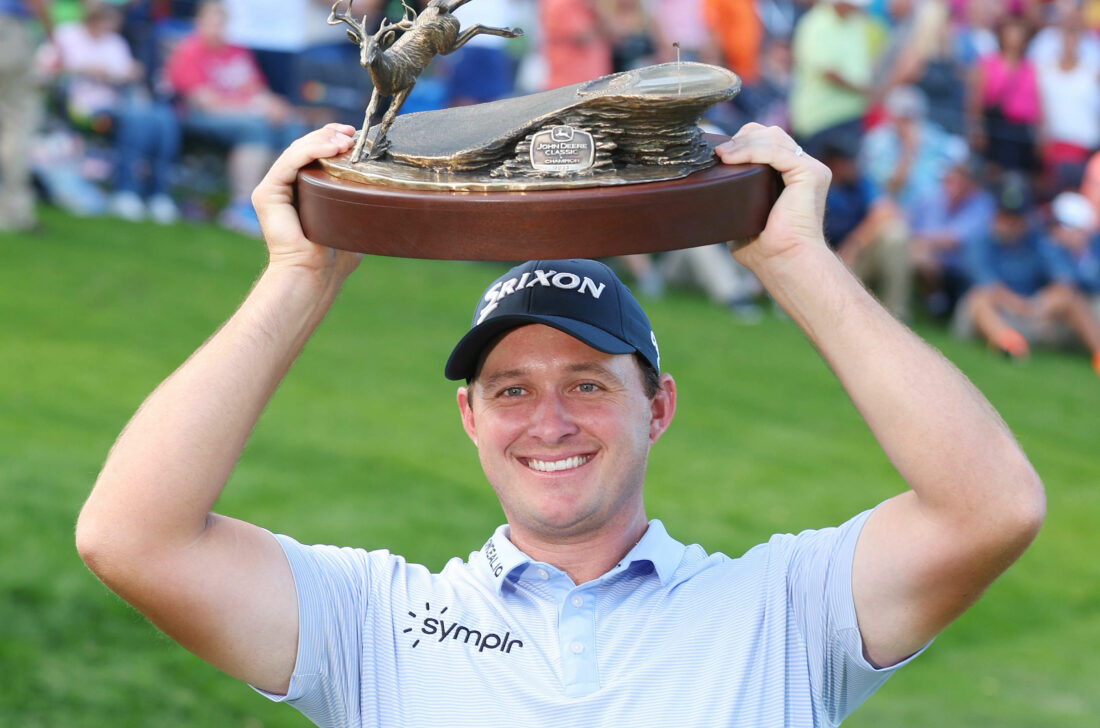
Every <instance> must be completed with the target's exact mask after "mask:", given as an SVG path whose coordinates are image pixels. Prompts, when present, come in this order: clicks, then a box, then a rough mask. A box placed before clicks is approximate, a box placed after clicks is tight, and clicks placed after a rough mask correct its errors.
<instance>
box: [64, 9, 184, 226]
mask: <svg viewBox="0 0 1100 728" xmlns="http://www.w3.org/2000/svg"><path fill="white" fill-rule="evenodd" d="M84 8H85V9H84V19H83V20H82V21H74V22H71V23H62V24H61V25H59V26H58V27H57V28H56V30H55V31H54V37H53V44H52V46H51V49H50V50H51V51H53V52H54V53H56V54H57V56H58V62H59V66H60V70H61V72H62V73H63V76H64V78H65V83H64V85H63V88H64V90H65V91H66V97H65V106H66V111H67V112H68V114H69V117H70V118H71V119H72V120H73V121H74V122H75V123H77V124H78V125H80V126H81V127H83V128H87V129H91V130H92V131H95V132H102V133H104V134H106V135H108V138H109V139H110V140H111V142H112V143H113V145H114V155H113V156H114V167H115V168H114V181H113V184H114V194H113V195H112V198H111V205H110V209H111V212H112V213H113V214H114V215H116V216H118V217H121V218H123V219H126V220H131V221H137V220H142V219H144V218H146V217H150V218H152V219H153V220H154V221H156V222H158V223H161V224H170V223H172V222H175V221H176V219H177V218H178V216H179V211H178V210H177V208H176V203H175V202H174V201H173V200H172V197H171V181H172V175H173V172H174V170H175V163H176V158H177V156H178V155H179V146H180V130H179V123H178V122H177V120H176V115H175V112H174V111H173V109H172V108H171V106H169V105H168V104H166V103H164V102H162V101H158V100H154V99H150V98H148V95H147V94H146V93H144V92H143V89H144V87H143V86H142V85H141V83H140V81H141V79H142V77H143V70H142V68H141V65H140V64H139V63H138V62H137V61H136V60H134V57H133V55H132V54H131V53H130V47H129V46H128V45H127V43H126V41H125V40H124V39H123V37H122V36H121V35H120V34H119V29H120V27H121V25H122V11H121V10H119V9H118V8H117V7H116V6H114V5H109V4H107V3H105V2H101V1H100V0H89V2H87V3H86V4H85V6H84Z"/></svg>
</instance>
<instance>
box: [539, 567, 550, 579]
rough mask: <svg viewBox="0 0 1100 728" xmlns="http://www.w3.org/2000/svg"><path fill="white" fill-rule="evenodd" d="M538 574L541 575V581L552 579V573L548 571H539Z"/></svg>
mask: <svg viewBox="0 0 1100 728" xmlns="http://www.w3.org/2000/svg"><path fill="white" fill-rule="evenodd" d="M538 574H539V578H540V579H549V578H550V573H549V572H548V571H546V569H539V571H538Z"/></svg>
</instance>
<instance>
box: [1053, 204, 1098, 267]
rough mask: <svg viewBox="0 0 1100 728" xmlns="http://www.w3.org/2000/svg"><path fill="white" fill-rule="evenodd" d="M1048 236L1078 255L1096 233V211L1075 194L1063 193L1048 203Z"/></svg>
mask: <svg viewBox="0 0 1100 728" xmlns="http://www.w3.org/2000/svg"><path fill="white" fill-rule="evenodd" d="M1050 216H1051V224H1050V236H1051V238H1053V239H1054V241H1055V242H1056V243H1058V244H1059V245H1062V246H1064V247H1065V248H1067V249H1069V250H1071V251H1073V252H1074V253H1079V252H1081V251H1083V250H1084V249H1085V248H1086V247H1088V244H1089V240H1090V239H1091V238H1092V236H1093V235H1094V234H1095V233H1096V222H1097V221H1096V210H1095V209H1094V208H1093V206H1092V203H1091V202H1089V201H1088V199H1086V198H1085V196H1084V195H1081V194H1079V193H1077V192H1063V193H1061V194H1059V195H1058V196H1057V197H1055V198H1054V200H1052V201H1051V203H1050Z"/></svg>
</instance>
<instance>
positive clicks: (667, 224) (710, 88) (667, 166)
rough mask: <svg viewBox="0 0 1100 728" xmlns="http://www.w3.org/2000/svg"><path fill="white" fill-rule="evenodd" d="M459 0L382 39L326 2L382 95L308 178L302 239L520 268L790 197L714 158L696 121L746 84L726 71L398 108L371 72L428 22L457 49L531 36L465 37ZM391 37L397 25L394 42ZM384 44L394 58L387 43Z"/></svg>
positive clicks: (698, 69)
mask: <svg viewBox="0 0 1100 728" xmlns="http://www.w3.org/2000/svg"><path fill="white" fill-rule="evenodd" d="M466 1H468V0H451V5H450V7H448V6H447V5H446V0H432V2H430V3H429V4H428V6H427V7H426V8H425V10H423V11H422V12H421V13H420V15H413V17H412V18H410V17H409V15H408V13H409V12H411V11H407V12H406V17H405V18H404V19H403V20H402V21H401V23H399V24H396V25H395V24H388V23H383V26H382V28H380V29H379V31H378V33H376V34H375V35H374V36H367V35H366V32H365V30H364V29H363V28H362V25H361V24H359V25H356V24H354V21H352V20H350V19H349V17H348V16H347V15H341V14H338V13H337V7H338V6H339V3H337V5H336V6H334V7H333V13H332V15H330V18H329V22H331V23H335V22H345V23H348V25H349V26H351V27H352V28H353V30H352V31H349V33H348V35H349V37H350V38H351V39H352V40H353V41H356V42H358V43H360V45H361V46H363V49H364V50H363V58H364V59H365V60H364V66H366V67H367V68H368V70H369V71H370V72H371V76H372V79H373V80H374V81H375V89H376V91H375V94H374V95H373V96H372V98H371V103H370V105H369V106H368V109H367V116H366V120H365V121H364V124H363V128H362V130H361V131H359V132H358V134H357V139H356V144H355V146H354V148H353V149H352V150H351V151H349V152H347V153H345V154H343V155H340V156H338V157H334V158H330V159H323V160H320V161H319V162H317V163H315V164H313V165H310V166H308V167H306V168H304V169H303V170H301V172H300V173H299V177H298V183H297V190H296V191H297V205H298V210H299V215H300V218H301V221H302V228H303V230H304V231H305V233H306V235H307V237H309V238H310V239H311V240H313V241H315V242H317V243H320V244H323V245H327V246H329V247H334V248H341V249H346V250H354V251H359V252H364V253H372V254H377V255H390V256H399V257H409V258H441V259H451V260H525V259H530V258H566V257H585V258H596V257H605V256H612V255H622V254H628V253H640V252H656V251H661V250H673V249H677V248H686V247H692V246H696V245H704V244H709V243H717V242H725V241H729V240H741V239H747V238H751V237H753V236H755V235H757V234H758V233H759V232H760V231H761V230H763V228H764V225H765V223H766V222H767V217H768V213H769V212H770V210H771V206H772V204H773V203H774V201H775V199H776V197H778V195H779V192H780V191H781V188H782V182H781V181H780V178H779V175H778V174H777V173H776V172H775V171H774V170H773V169H772V168H771V167H766V166H762V165H724V164H718V163H717V161H718V160H717V158H716V157H715V155H714V151H713V150H714V146H715V145H716V144H718V143H721V142H723V141H725V140H726V138H727V137H724V136H717V135H708V134H704V133H703V131H702V130H701V129H700V128H699V126H698V122H699V119H700V118H701V116H702V114H703V112H704V111H706V109H708V108H709V107H710V106H712V105H714V104H716V103H719V102H722V101H726V100H728V99H730V98H733V96H734V95H736V94H737V93H738V91H740V87H741V82H740V79H739V78H738V77H737V76H736V75H735V74H734V73H732V72H730V71H728V70H726V69H724V68H719V67H717V66H710V65H706V64H702V63H680V62H673V63H664V64H659V65H655V66H647V67H644V68H640V69H636V70H632V71H626V72H623V73H617V74H612V75H609V76H604V77H601V78H597V79H594V80H591V81H587V82H585V83H580V84H575V85H572V86H566V87H563V88H559V89H554V90H551V91H545V92H542V93H537V94H530V95H527V96H520V97H515V98H508V99H503V100H500V101H494V102H489V103H484V104H477V105H473V106H459V107H454V108H448V109H441V110H438V111H424V112H418V113H411V114H405V115H401V116H398V115H396V112H397V109H399V108H400V105H401V103H402V102H403V101H404V99H405V97H406V96H407V95H408V89H405V90H404V91H403V92H401V91H400V90H399V89H396V88H393V85H392V83H391V80H389V79H388V78H387V77H382V78H376V75H377V74H376V70H375V66H379V67H380V68H381V67H382V64H380V63H378V62H377V59H378V57H379V55H380V54H383V53H392V52H395V51H399V50H401V46H402V44H403V43H406V44H408V43H410V42H414V41H415V39H416V34H417V33H418V32H421V30H418V29H419V28H420V26H421V25H425V26H426V25H428V24H429V22H431V23H437V22H439V16H445V17H446V18H447V19H449V20H450V21H453V28H452V27H451V26H447V28H449V29H450V30H448V32H450V33H451V35H452V36H454V38H457V41H456V40H454V38H452V39H451V40H450V41H448V42H451V43H455V42H465V41H464V40H463V37H464V36H466V38H467V39H468V37H469V36H468V35H467V34H470V33H471V31H476V32H488V33H492V34H495V35H504V36H506V37H515V36H516V35H518V34H520V33H521V32H522V31H519V30H518V29H498V28H484V27H483V26H473V27H472V28H470V29H467V30H466V31H465V32H463V33H461V34H458V33H457V28H458V24H457V21H456V20H455V19H454V18H453V16H450V15H449V14H448V11H449V9H453V8H454V7H457V6H458V5H459V4H461V3H463V2H466ZM429 16H430V17H429ZM395 28H397V29H399V30H401V31H402V32H403V34H402V35H401V37H400V38H398V39H397V40H396V41H394V40H393V38H394V35H395V33H394V29H395ZM423 32H427V31H423ZM434 42H435V41H433V43H434ZM372 43H373V44H374V45H373V46H372V48H373V50H371V51H370V52H369V53H368V48H367V46H368V45H371V44H372ZM386 43H389V46H388V48H389V50H385V49H383V50H379V48H380V47H382V46H385V44H386ZM379 44H380V45H379ZM437 45H438V44H437ZM433 47H434V46H433ZM452 50H453V48H452ZM446 52H449V51H446ZM428 60H430V58H429V59H428ZM421 62H422V63H423V65H426V64H427V61H426V60H422V61H417V63H421ZM422 67H423V66H421V68H422ZM385 68H392V64H390V65H389V66H385ZM417 72H418V71H417ZM386 84H390V86H387V85H386ZM409 88H411V82H410V83H409ZM379 90H382V91H384V92H386V91H388V92H389V93H392V94H393V102H392V103H391V105H390V109H389V110H388V111H387V112H386V114H385V116H384V117H383V119H382V121H381V123H379V124H376V125H374V126H371V125H370V123H369V120H370V118H371V116H372V115H373V113H374V111H375V108H376V105H377V96H378V94H379Z"/></svg>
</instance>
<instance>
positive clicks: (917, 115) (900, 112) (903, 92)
mask: <svg viewBox="0 0 1100 728" xmlns="http://www.w3.org/2000/svg"><path fill="white" fill-rule="evenodd" d="M882 106H883V110H885V111H886V115H887V116H888V117H889V118H890V121H892V122H893V123H894V125H895V126H902V125H919V124H921V123H922V122H923V121H924V118H925V117H926V116H927V115H928V100H927V99H926V98H925V96H924V94H923V93H922V92H921V90H920V89H918V88H917V87H916V86H896V87H894V88H892V89H890V93H888V94H886V98H885V99H883V102H882Z"/></svg>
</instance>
